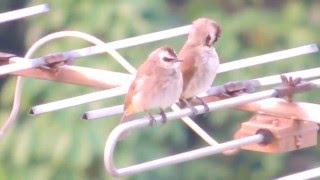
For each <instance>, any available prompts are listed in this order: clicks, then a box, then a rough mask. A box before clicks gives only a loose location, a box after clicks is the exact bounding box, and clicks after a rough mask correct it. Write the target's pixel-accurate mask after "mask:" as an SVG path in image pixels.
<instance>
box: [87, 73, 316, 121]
mask: <svg viewBox="0 0 320 180" xmlns="http://www.w3.org/2000/svg"><path fill="white" fill-rule="evenodd" d="M284 75H286V76H292V77H301V78H302V79H304V80H307V79H310V78H317V77H320V68H314V69H309V70H303V71H295V72H290V73H285V74H284ZM249 81H253V80H249ZM254 81H257V82H258V83H259V84H260V85H262V86H265V85H274V84H279V83H281V79H280V75H275V76H268V77H263V78H258V79H254ZM312 82H314V83H316V85H317V84H320V83H317V81H316V80H314V81H312ZM257 87H258V86H257ZM222 88H223V85H220V86H214V87H211V88H210V89H209V90H208V91H207V93H203V94H201V95H199V97H206V96H215V95H219V94H220V93H221V91H222V90H221V89H222ZM121 113H123V105H117V106H113V107H107V108H102V109H96V110H91V111H88V112H85V113H84V115H83V118H84V119H85V120H94V119H98V118H102V117H105V116H112V115H117V114H121Z"/></svg>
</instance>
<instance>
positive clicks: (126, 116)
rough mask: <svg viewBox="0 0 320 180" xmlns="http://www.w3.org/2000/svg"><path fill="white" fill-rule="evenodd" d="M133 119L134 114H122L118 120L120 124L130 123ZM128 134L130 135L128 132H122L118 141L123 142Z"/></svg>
mask: <svg viewBox="0 0 320 180" xmlns="http://www.w3.org/2000/svg"><path fill="white" fill-rule="evenodd" d="M133 119H134V114H128V113H124V114H123V116H122V118H121V120H120V124H123V123H126V122H129V121H132V120H133ZM129 133H130V132H129V131H127V132H123V133H122V134H121V135H120V137H119V140H123V139H124V138H125V137H126V136H128V134H129Z"/></svg>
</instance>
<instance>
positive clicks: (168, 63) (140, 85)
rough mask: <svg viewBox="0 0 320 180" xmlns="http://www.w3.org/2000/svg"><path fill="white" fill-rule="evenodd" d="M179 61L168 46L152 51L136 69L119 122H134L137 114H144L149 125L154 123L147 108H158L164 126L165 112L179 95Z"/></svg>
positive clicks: (180, 84)
mask: <svg viewBox="0 0 320 180" xmlns="http://www.w3.org/2000/svg"><path fill="white" fill-rule="evenodd" d="M179 62H182V60H179V59H178V57H177V55H176V53H175V52H174V51H173V50H172V49H171V48H170V47H167V46H165V47H161V48H158V49H156V50H154V51H153V52H152V53H151V54H150V55H149V57H148V59H147V60H146V61H145V62H144V63H143V64H142V65H141V66H140V67H139V69H138V72H137V75H136V77H135V79H134V80H133V82H132V84H131V86H130V88H129V91H128V94H127V96H126V98H125V104H124V115H123V116H122V119H121V123H124V122H128V121H130V120H132V119H133V115H134V114H135V113H138V112H143V111H144V112H146V113H148V115H149V117H150V124H151V125H152V124H153V122H154V118H153V116H152V115H151V114H150V112H149V110H150V109H155V108H159V109H160V115H161V116H162V119H163V123H165V122H166V119H167V118H166V116H165V113H164V109H165V108H167V107H168V106H170V105H172V104H173V103H175V102H176V101H177V100H178V99H179V97H180V95H181V92H182V74H181V71H180V69H179Z"/></svg>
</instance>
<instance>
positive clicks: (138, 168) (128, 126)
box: [104, 80, 320, 176]
mask: <svg viewBox="0 0 320 180" xmlns="http://www.w3.org/2000/svg"><path fill="white" fill-rule="evenodd" d="M319 87H320V80H313V81H310V82H309V83H307V84H298V85H297V86H295V87H288V88H290V91H291V92H290V93H301V92H306V91H309V90H312V89H315V88H319ZM284 90H285V87H284V88H283V89H281V90H278V89H271V90H266V91H261V92H257V93H253V94H246V95H242V96H238V97H233V98H229V99H225V100H221V101H217V102H211V103H208V106H209V109H210V111H214V110H218V109H223V108H229V107H235V106H239V105H241V104H245V103H248V102H253V101H257V100H261V99H266V98H270V97H280V96H286V95H287V94H285V93H283V91H284ZM195 108H196V109H197V111H198V113H199V114H200V113H204V112H205V109H204V107H203V106H201V105H200V106H199V105H198V106H195ZM192 114H193V112H192V110H191V109H190V108H185V109H181V110H180V111H175V112H169V113H167V114H166V115H167V120H168V121H172V120H175V119H179V118H181V117H185V116H190V115H192ZM155 120H156V121H157V122H158V121H161V116H155ZM318 123H319V122H318ZM148 125H149V120H148V119H147V118H143V119H138V120H135V121H131V122H127V123H123V124H120V125H118V126H117V127H116V128H114V129H113V131H112V132H111V134H110V135H109V137H108V139H107V141H106V145H105V150H104V153H105V155H104V163H105V167H106V170H107V171H108V172H109V173H110V174H111V175H113V176H127V175H132V174H136V173H139V172H144V171H148V170H152V169H156V168H160V167H164V166H168V165H173V164H177V163H182V162H186V161H191V160H194V159H198V158H202V157H206V156H210V155H213V154H217V153H221V152H224V151H227V150H230V149H234V148H239V147H241V146H244V145H248V144H254V143H262V142H264V141H265V140H266V139H270V136H269V137H268V138H267V137H266V134H268V133H266V131H261V132H263V133H262V134H257V135H254V136H249V137H245V138H241V139H238V140H233V141H229V142H226V143H222V144H219V145H215V146H208V147H205V148H200V149H197V150H193V151H189V152H185V153H181V154H177V155H173V156H168V157H165V158H161V159H157V160H152V161H149V162H145V163H141V164H138V165H133V166H130V167H126V168H121V169H117V168H116V167H115V163H114V159H113V155H114V149H115V146H116V143H117V142H118V140H119V136H120V135H121V134H123V133H124V132H127V131H132V130H134V129H138V128H142V127H146V126H148ZM259 132H260V131H259Z"/></svg>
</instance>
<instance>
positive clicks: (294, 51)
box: [218, 44, 318, 73]
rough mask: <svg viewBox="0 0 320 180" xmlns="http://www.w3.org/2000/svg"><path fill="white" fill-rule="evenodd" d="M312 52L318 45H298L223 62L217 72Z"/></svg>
mask: <svg viewBox="0 0 320 180" xmlns="http://www.w3.org/2000/svg"><path fill="white" fill-rule="evenodd" d="M314 52H318V46H317V45H316V44H310V45H305V46H300V47H296V48H291V49H287V50H283V51H278V52H273V53H268V54H264V55H260V56H255V57H251V58H246V59H242V60H240V61H232V62H229V63H225V64H223V65H221V66H220V67H219V69H218V73H221V72H226V71H232V70H236V69H241V68H245V67H250V66H254V65H258V64H264V63H269V62H273V61H278V60H281V59H287V58H291V57H296V56H301V55H304V54H310V53H314Z"/></svg>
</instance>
